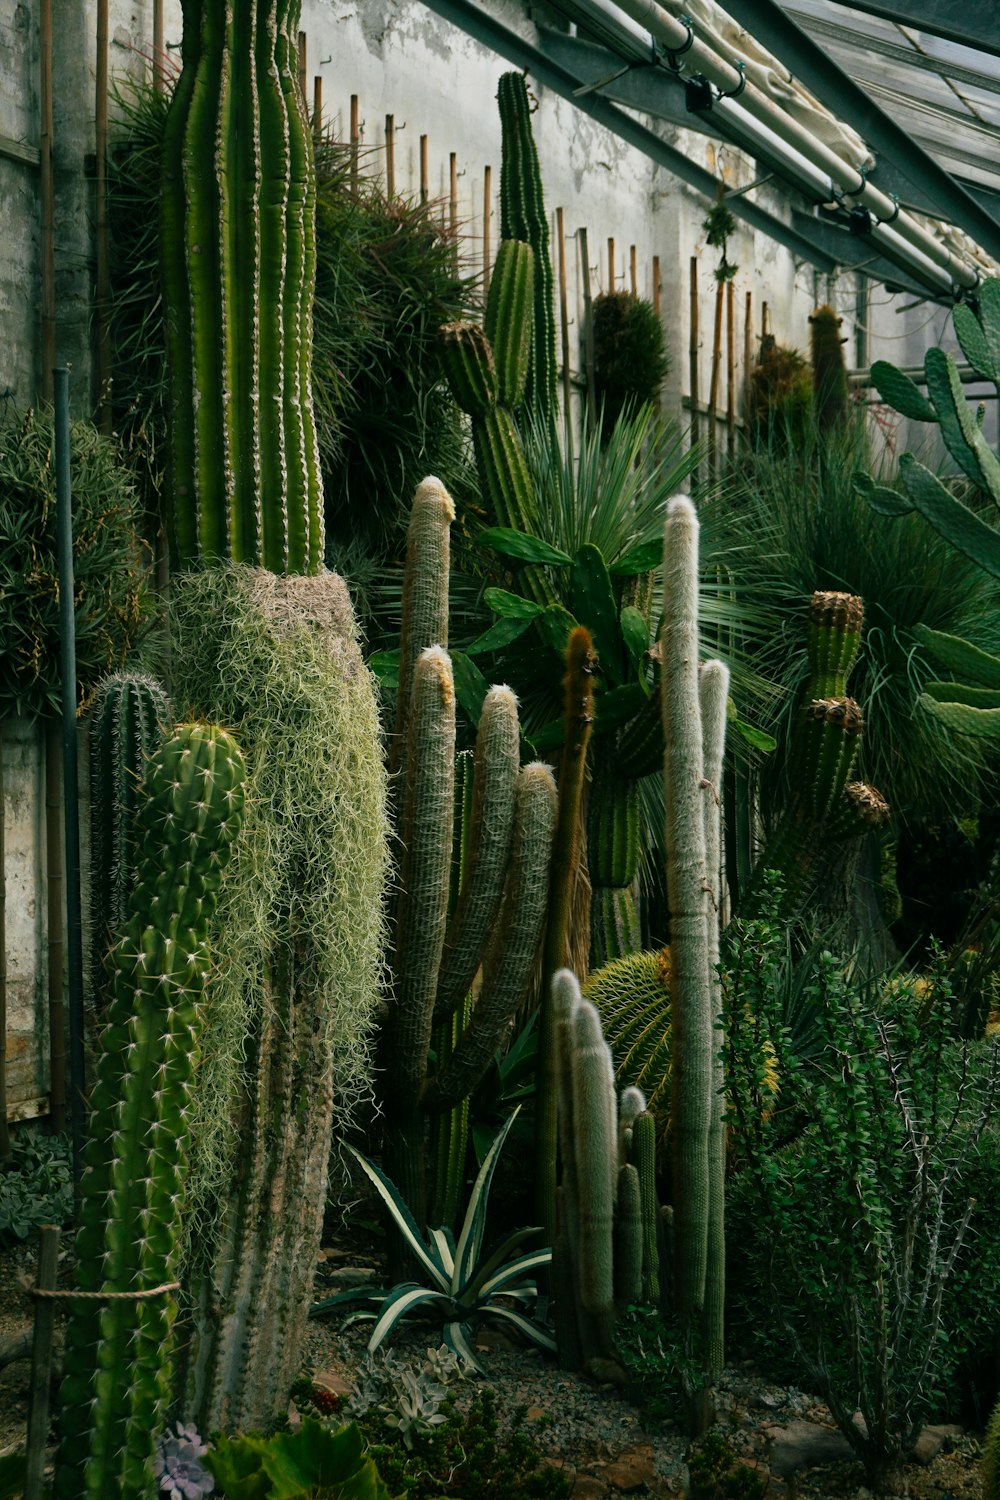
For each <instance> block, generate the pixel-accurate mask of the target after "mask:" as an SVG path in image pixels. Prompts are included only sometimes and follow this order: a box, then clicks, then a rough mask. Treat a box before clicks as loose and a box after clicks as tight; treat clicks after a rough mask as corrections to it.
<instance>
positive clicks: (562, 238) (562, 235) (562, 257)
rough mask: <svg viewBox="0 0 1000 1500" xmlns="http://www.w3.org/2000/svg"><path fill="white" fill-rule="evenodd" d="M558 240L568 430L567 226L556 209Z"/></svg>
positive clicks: (570, 385) (560, 317)
mask: <svg viewBox="0 0 1000 1500" xmlns="http://www.w3.org/2000/svg"><path fill="white" fill-rule="evenodd" d="M556 240H557V241H558V247H559V256H558V263H559V331H560V334H561V336H562V388H563V421H564V422H565V424H566V430H567V432H568V431H569V424H570V422H571V420H572V408H571V405H570V400H571V397H572V395H573V380H572V375H571V373H570V363H569V292H568V288H567V286H566V226H565V223H564V221H563V211H562V209H561V208H557V209H556Z"/></svg>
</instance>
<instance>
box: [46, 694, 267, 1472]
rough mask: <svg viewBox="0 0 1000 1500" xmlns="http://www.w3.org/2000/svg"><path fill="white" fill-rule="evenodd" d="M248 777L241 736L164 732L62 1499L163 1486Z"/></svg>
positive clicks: (99, 1131)
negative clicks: (187, 1249) (209, 1063)
mask: <svg viewBox="0 0 1000 1500" xmlns="http://www.w3.org/2000/svg"><path fill="white" fill-rule="evenodd" d="M242 783H243V760H242V756H241V755H240V752H239V750H238V748H237V746H236V743H235V741H234V740H233V739H232V738H231V737H230V736H229V735H228V734H226V733H225V732H224V731H223V730H221V729H217V728H214V727H209V726H206V725H200V724H188V725H182V726H181V727H180V728H179V729H177V730H175V731H174V732H173V733H172V734H171V735H170V736H169V737H168V739H167V740H166V742H165V743H164V744H163V745H162V747H161V748H160V749H159V750H158V751H157V752H156V753H155V755H154V756H153V758H152V759H151V761H150V762H149V766H148V769H147V772H146V776H145V779H144V782H143V796H142V800H141V803H140V807H139V814H138V820H137V821H138V833H137V836H138V840H139V845H140V847H141V848H142V849H143V851H144V855H145V857H144V859H143V862H142V864H141V866H140V870H139V876H138V881H137V884H136V886H135V889H134V890H133V892H132V895H131V898H130V901H129V909H128V910H129V915H128V922H127V925H126V927H125V930H124V932H123V933H122V935H121V936H120V937H119V939H118V941H117V942H116V943H115V946H114V948H113V949H112V951H111V954H110V957H109V960H108V972H109V990H110V1004H109V1010H108V1024H107V1028H106V1029H105V1031H104V1032H103V1033H102V1036H101V1043H100V1048H101V1051H100V1058H99V1061H98V1066H97V1081H96V1084H95V1087H94V1091H93V1095H92V1098H91V1105H92V1110H93V1114H92V1117H91V1124H90V1136H89V1140H88V1143H87V1146H86V1150H85V1158H84V1160H85V1171H84V1175H83V1179H82V1185H81V1203H80V1214H79V1225H78V1230H77V1238H76V1260H77V1289H78V1290H79V1291H81V1292H85V1293H88V1294H91V1295H90V1296H89V1297H88V1298H87V1300H83V1299H81V1300H79V1301H77V1302H74V1303H73V1304H71V1307H72V1311H71V1315H70V1318H69V1323H68V1326H67V1330H66V1355H65V1362H64V1371H65V1373H64V1379H63V1387H62V1410H61V1419H60V1421H61V1441H60V1447H59V1453H58V1458H57V1469H56V1493H57V1494H58V1495H60V1496H62V1497H64V1500H81V1497H84V1496H91V1497H93V1500H116V1497H121V1500H140V1497H141V1496H144V1495H146V1494H148V1493H150V1492H151V1490H152V1487H153V1477H152V1461H153V1440H154V1438H155V1436H156V1433H157V1431H158V1430H159V1428H160V1426H161V1423H162V1418H163V1411H164V1406H165V1403H166V1401H167V1400H168V1397H169V1375H170V1335H171V1326H172V1324H173V1321H174V1313H175V1299H174V1297H173V1295H172V1294H171V1293H169V1292H164V1291H162V1290H157V1289H158V1288H162V1287H163V1286H164V1285H165V1284H166V1283H169V1282H171V1281H172V1280H173V1279H174V1277H175V1275H176V1270H177V1267H176V1246H177V1236H178V1231H179V1221H180V1215H181V1212H182V1205H183V1192H184V1181H185V1171H186V1137H187V1131H188V1115H189V1108H190V1100H191V1093H192V1085H193V1079H194V1072H195V1065H196V1061H197V1057H198V1045H199V1035H200V1030H201V1000H202V995H203V992H204V989H205V985H206V981H207V978H208V975H209V968H210V955H209V951H208V945H207V935H208V928H209V922H210V919H211V915H212V912H213V910H214V908H215V904H216V894H217V890H218V885H219V879H220V875H221V873H222V870H223V868H224V866H225V864H226V862H227V860H228V858H229V851H230V847H231V845H232V842H233V839H234V838H235V836H236V834H237V832H238V831H239V828H240V823H241V816H242V799H243V792H242ZM146 1293H150V1294H151V1295H143V1294H146ZM102 1294H103V1296H102ZM122 1294H125V1295H122ZM128 1294H137V1295H134V1296H129V1295H128Z"/></svg>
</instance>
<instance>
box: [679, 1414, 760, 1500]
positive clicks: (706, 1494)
mask: <svg viewBox="0 0 1000 1500" xmlns="http://www.w3.org/2000/svg"><path fill="white" fill-rule="evenodd" d="M685 1459H686V1462H687V1467H688V1474H689V1476H690V1489H689V1491H688V1494H689V1496H690V1500H763V1497H764V1495H766V1494H767V1475H766V1473H759V1472H758V1471H757V1470H756V1469H752V1468H749V1467H747V1465H745V1464H741V1463H739V1462H738V1461H737V1458H736V1454H735V1452H734V1451H733V1448H732V1446H731V1445H730V1444H729V1443H728V1442H727V1441H726V1439H725V1437H724V1436H723V1434H722V1433H721V1432H720V1431H719V1429H718V1428H713V1429H712V1430H711V1432H707V1433H706V1434H705V1436H704V1437H703V1438H699V1440H698V1441H697V1442H696V1443H692V1444H691V1446H690V1448H689V1449H688V1451H687V1453H686V1455H685Z"/></svg>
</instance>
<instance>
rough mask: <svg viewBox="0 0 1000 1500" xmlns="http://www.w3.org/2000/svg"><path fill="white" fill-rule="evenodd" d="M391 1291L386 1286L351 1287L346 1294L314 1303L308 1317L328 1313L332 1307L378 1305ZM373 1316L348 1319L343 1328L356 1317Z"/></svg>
mask: <svg viewBox="0 0 1000 1500" xmlns="http://www.w3.org/2000/svg"><path fill="white" fill-rule="evenodd" d="M391 1291H392V1287H388V1286H377V1287H376V1286H356V1287H352V1289H351V1290H350V1291H348V1292H337V1293H336V1294H335V1295H334V1296H333V1297H324V1298H323V1300H322V1301H321V1302H314V1303H313V1304H312V1306H311V1307H310V1309H309V1316H310V1317H311V1318H316V1317H318V1316H319V1314H320V1313H323V1312H329V1311H330V1309H331V1308H332V1307H350V1306H351V1304H352V1303H355V1302H374V1303H376V1304H380V1303H382V1302H384V1301H385V1299H386V1297H388V1295H389V1293H390V1292H391ZM373 1316H374V1314H373V1313H371V1312H365V1313H359V1314H356V1315H355V1316H352V1317H351V1318H349V1319H348V1322H347V1323H345V1324H344V1327H345V1328H346V1327H347V1326H348V1323H353V1322H355V1321H356V1318H357V1317H362V1318H367V1317H373Z"/></svg>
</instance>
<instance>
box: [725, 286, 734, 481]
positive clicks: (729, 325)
mask: <svg viewBox="0 0 1000 1500" xmlns="http://www.w3.org/2000/svg"><path fill="white" fill-rule="evenodd" d="M735 300H736V298H735V292H734V291H733V283H732V282H731V281H727V282H726V453H727V456H728V457H729V459H730V460H732V457H733V452H734V450H735V447H736V307H735Z"/></svg>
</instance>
